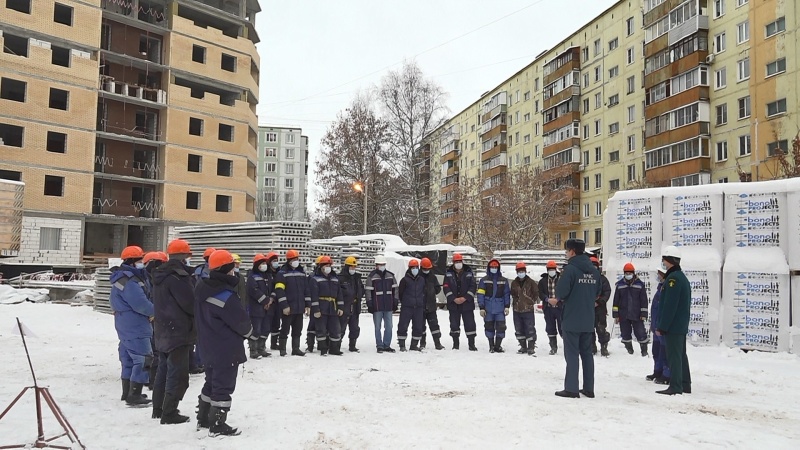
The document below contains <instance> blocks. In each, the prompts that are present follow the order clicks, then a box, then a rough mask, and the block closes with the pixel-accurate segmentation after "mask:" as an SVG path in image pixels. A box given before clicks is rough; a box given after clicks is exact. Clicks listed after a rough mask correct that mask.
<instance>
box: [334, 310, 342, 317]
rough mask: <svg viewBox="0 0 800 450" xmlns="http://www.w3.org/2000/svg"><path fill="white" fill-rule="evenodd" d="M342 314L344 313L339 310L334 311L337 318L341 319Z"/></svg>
mask: <svg viewBox="0 0 800 450" xmlns="http://www.w3.org/2000/svg"><path fill="white" fill-rule="evenodd" d="M343 314H344V311H342V310H341V309H340V310H338V311H336V315H337V316H339V317H342V315H343Z"/></svg>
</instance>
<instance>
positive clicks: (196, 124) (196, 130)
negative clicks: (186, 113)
mask: <svg viewBox="0 0 800 450" xmlns="http://www.w3.org/2000/svg"><path fill="white" fill-rule="evenodd" d="M189 134H191V135H192V136H202V135H203V119H198V118H196V117H190V118H189Z"/></svg>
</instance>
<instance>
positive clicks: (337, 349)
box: [328, 339, 344, 356]
mask: <svg viewBox="0 0 800 450" xmlns="http://www.w3.org/2000/svg"><path fill="white" fill-rule="evenodd" d="M328 342H329V343H330V350H328V351H329V353H330V354H331V355H334V356H342V355H344V353H342V341H341V339H340V340H338V341H331V340H329V341H328Z"/></svg>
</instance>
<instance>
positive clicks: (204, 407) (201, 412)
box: [196, 395, 211, 431]
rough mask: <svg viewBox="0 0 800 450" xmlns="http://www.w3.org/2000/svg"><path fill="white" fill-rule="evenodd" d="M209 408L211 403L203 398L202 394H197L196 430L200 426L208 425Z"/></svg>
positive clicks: (198, 429)
mask: <svg viewBox="0 0 800 450" xmlns="http://www.w3.org/2000/svg"><path fill="white" fill-rule="evenodd" d="M210 409H211V403H208V402H207V401H204V400H203V397H202V396H199V395H198V396H197V409H196V412H197V431H200V429H201V428H208V427H209V420H208V411H209V410H210Z"/></svg>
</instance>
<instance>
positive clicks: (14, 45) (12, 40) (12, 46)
mask: <svg viewBox="0 0 800 450" xmlns="http://www.w3.org/2000/svg"><path fill="white" fill-rule="evenodd" d="M3 53H8V54H9V55H15V56H24V57H26V58H27V57H28V38H24V37H19V36H14V35H13V34H8V33H6V32H5V31H4V32H3Z"/></svg>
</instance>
